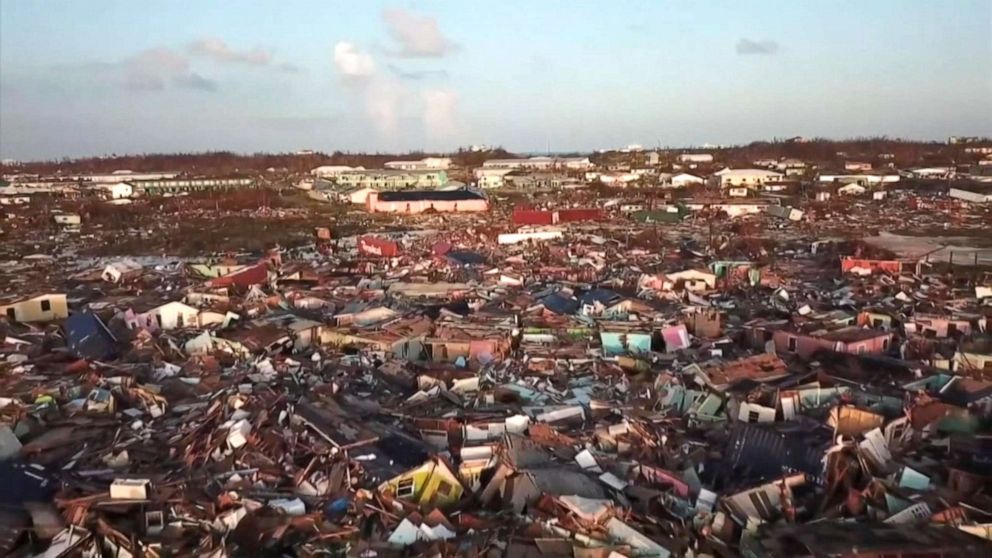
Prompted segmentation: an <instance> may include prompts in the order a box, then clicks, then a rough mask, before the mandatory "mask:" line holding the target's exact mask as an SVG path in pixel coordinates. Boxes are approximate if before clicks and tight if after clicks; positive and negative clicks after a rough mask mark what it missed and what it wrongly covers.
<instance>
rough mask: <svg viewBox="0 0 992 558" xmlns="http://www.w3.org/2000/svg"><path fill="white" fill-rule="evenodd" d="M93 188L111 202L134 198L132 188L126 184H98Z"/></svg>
mask: <svg viewBox="0 0 992 558" xmlns="http://www.w3.org/2000/svg"><path fill="white" fill-rule="evenodd" d="M95 188H97V189H99V190H101V191H102V192H103V195H104V197H106V198H108V199H111V200H121V199H127V198H130V197H132V196H134V186H131V185H130V184H128V183H127V182H112V183H109V184H99V185H97V186H95Z"/></svg>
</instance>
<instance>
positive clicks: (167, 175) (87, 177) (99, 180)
mask: <svg viewBox="0 0 992 558" xmlns="http://www.w3.org/2000/svg"><path fill="white" fill-rule="evenodd" d="M179 175H180V173H179V172H173V171H160V172H134V171H129V170H116V171H114V172H112V173H110V174H78V175H74V176H60V177H59V179H60V180H76V181H79V182H90V183H93V184H113V183H115V182H134V181H136V180H171V179H173V178H176V177H178V176H179Z"/></svg>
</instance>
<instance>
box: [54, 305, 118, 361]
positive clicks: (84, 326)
mask: <svg viewBox="0 0 992 558" xmlns="http://www.w3.org/2000/svg"><path fill="white" fill-rule="evenodd" d="M62 328H63V329H64V330H65V339H66V344H67V345H68V346H69V350H71V351H72V353H73V354H74V355H76V356H77V357H79V358H85V359H89V360H105V359H110V358H113V357H115V356H117V339H116V338H115V337H114V335H113V334H112V333H110V330H109V329H107V326H106V325H105V324H104V323H103V320H101V319H100V317H99V316H97V315H96V314H92V313H90V312H77V313H75V314H72V315H71V316H69V317H68V318H67V319H66V320H65V323H64V324H63V326H62Z"/></svg>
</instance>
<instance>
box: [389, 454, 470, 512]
mask: <svg viewBox="0 0 992 558" xmlns="http://www.w3.org/2000/svg"><path fill="white" fill-rule="evenodd" d="M407 479H413V496H412V497H404V498H403V499H404V500H408V501H411V502H416V503H418V504H420V505H421V506H422V507H424V508H425V509H427V508H432V507H445V506H449V505H452V504H454V503H456V502H458V500H460V499H461V497H462V492H463V491H464V489H463V488H462V485H461V483H460V482H458V479H457V478H455V476H454V475H452V474H451V472H450V471H449V470H448V468H447V467H445V466H444V465H443V464H441V463H439V462H435V461H429V462H427V463H425V464H424V465H422V466H420V467H418V468H416V469H413V470H411V471H408V472H406V473H403V474H402V475H400V476H398V477H395V478H392V479H390V480H388V481H386V482H384V483H382V485H380V486H379V490H382V491H388V492H392V493H393V494H394V495H395V494H396V491H397V487H398V486H399V484H400V482H402V481H404V480H407ZM442 484H446V485H448V486H449V487H450V488H449V490H448V494H447V495H446V496H442V495H441V494H440V493H439V489H440V488H441V485H442Z"/></svg>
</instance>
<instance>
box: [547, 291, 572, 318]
mask: <svg viewBox="0 0 992 558" xmlns="http://www.w3.org/2000/svg"><path fill="white" fill-rule="evenodd" d="M541 304H543V305H544V307H545V308H547V309H548V310H550V311H551V312H554V313H555V314H574V313H575V312H576V311H577V310H578V309H579V301H577V300H575V299H574V298H565V297H564V296H562V295H560V294H558V293H555V294H552V295H548V296H546V297H544V298H543V299H541Z"/></svg>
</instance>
